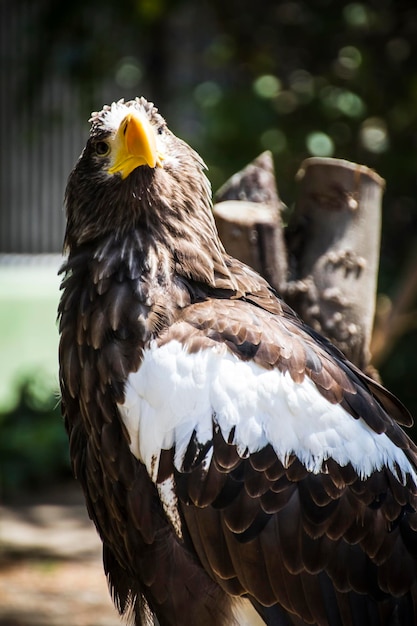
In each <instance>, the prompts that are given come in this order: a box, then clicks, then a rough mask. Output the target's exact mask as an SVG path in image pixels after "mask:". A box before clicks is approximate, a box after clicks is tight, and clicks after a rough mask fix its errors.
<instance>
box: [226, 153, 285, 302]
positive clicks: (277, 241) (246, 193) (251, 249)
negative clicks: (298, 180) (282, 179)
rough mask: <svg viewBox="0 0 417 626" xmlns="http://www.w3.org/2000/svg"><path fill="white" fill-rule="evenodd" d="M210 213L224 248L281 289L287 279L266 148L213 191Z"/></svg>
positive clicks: (279, 205)
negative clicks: (217, 189) (214, 194)
mask: <svg viewBox="0 0 417 626" xmlns="http://www.w3.org/2000/svg"><path fill="white" fill-rule="evenodd" d="M215 199H216V204H215V206H214V216H215V219H216V224H217V228H218V231H219V235H220V238H221V240H222V242H223V245H224V247H225V248H226V250H227V252H228V253H229V254H230V255H232V256H235V257H237V258H238V259H240V260H241V261H243V262H244V263H247V264H248V265H250V266H251V267H253V268H254V269H255V270H256V271H257V272H259V273H260V274H262V276H264V277H265V278H266V279H267V280H268V281H269V282H270V284H271V285H272V286H273V287H274V288H275V289H276V290H277V291H278V292H282V290H283V289H284V288H285V284H286V280H287V255H286V251H285V244H284V235H283V226H282V219H281V211H282V210H283V208H284V207H285V205H283V203H282V202H281V200H280V198H279V195H278V190H277V185H276V181H275V175H274V166H273V160H272V155H271V153H270V152H264V153H262V154H261V155H260V156H259V157H258V158H257V159H255V160H254V161H253V162H252V163H250V164H249V165H248V166H246V167H245V168H244V169H243V170H242V171H240V172H238V173H237V174H235V175H234V176H232V178H231V179H230V180H229V181H227V182H226V183H225V184H224V185H223V187H221V189H219V191H218V192H217V194H216V196H215Z"/></svg>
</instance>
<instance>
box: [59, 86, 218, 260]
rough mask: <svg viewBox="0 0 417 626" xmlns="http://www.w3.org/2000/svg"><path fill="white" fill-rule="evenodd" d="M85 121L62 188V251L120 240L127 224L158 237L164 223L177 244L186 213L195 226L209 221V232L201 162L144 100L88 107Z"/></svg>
mask: <svg viewBox="0 0 417 626" xmlns="http://www.w3.org/2000/svg"><path fill="white" fill-rule="evenodd" d="M90 122H91V129H90V136H89V138H88V140H87V144H86V146H85V148H84V150H83V152H82V154H81V156H80V158H79V160H78V162H77V164H76V166H75V168H74V170H73V171H72V173H71V175H70V177H69V180H68V185H67V190H66V209H67V231H66V238H65V246H66V247H67V248H69V249H71V248H73V247H77V246H79V245H81V244H84V243H86V242H90V241H93V240H97V239H100V238H101V237H103V236H105V235H107V234H109V233H114V234H115V236H116V237H120V238H121V237H123V235H124V234H125V233H126V232H128V231H129V230H131V229H132V228H147V229H149V230H151V231H152V233H153V234H154V236H155V237H156V238H158V237H161V238H162V239H164V238H166V232H165V231H166V229H167V228H168V230H169V231H170V233H171V235H172V236H173V237H174V238H176V239H177V241H178V238H181V237H185V233H184V232H182V231H183V226H182V225H183V224H184V223H186V222H187V220H188V221H189V220H190V218H191V219H192V220H195V219H199V217H200V218H201V219H202V220H203V221H204V222H205V223H206V226H205V228H204V229H203V230H207V225H208V224H210V226H209V230H210V231H211V229H212V228H213V223H212V217H211V211H210V208H211V190H210V185H209V183H208V180H207V178H206V176H205V174H204V169H205V165H204V162H203V161H202V159H201V158H200V156H199V155H198V154H197V153H196V152H195V151H194V150H192V148H190V146H188V144H186V143H185V142H184V141H182V140H180V139H178V137H176V136H175V135H174V134H173V133H172V132H171V131H170V130H169V129H168V127H167V125H166V122H165V120H164V119H163V117H162V116H161V115H160V114H159V113H158V110H157V109H156V107H155V106H154V105H153V104H152V103H151V102H148V101H147V100H145V98H136V99H135V100H131V101H129V102H124V100H119V101H118V102H114V103H113V104H111V105H105V106H104V107H103V109H102V110H101V111H99V112H94V113H93V114H92V116H91V118H90ZM210 236H212V233H211V234H210ZM186 238H187V237H186Z"/></svg>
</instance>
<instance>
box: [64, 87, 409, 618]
mask: <svg viewBox="0 0 417 626" xmlns="http://www.w3.org/2000/svg"><path fill="white" fill-rule="evenodd" d="M91 121H92V127H91V133H90V138H89V139H88V142H87V145H86V148H85V150H84V152H83V154H82V155H81V157H80V159H79V161H78V163H77V164H76V166H75V168H74V170H73V172H72V173H71V176H70V178H69V182H68V187H67V193H66V207H67V216H68V221H67V231H66V236H65V249H66V252H67V254H68V258H67V261H66V263H65V265H64V267H63V269H62V272H63V274H64V278H63V283H62V289H63V294H62V298H61V303H60V307H59V319H60V333H61V342H60V381H61V390H62V408H63V415H64V418H65V424H66V428H67V431H68V435H69V441H70V453H71V459H72V464H73V469H74V473H75V475H76V477H77V478H78V480H79V481H80V482H81V484H82V487H83V489H84V493H85V497H86V503H87V507H88V511H89V514H90V517H91V519H92V520H93V521H94V523H95V525H96V527H97V530H98V532H99V534H100V537H101V539H102V542H103V559H104V568H105V572H106V575H107V577H108V581H109V585H110V590H111V593H112V596H113V599H114V602H115V604H116V606H117V608H118V610H119V611H120V613H121V614H125V615H126V616H127V617H128V619H130V621H131V623H133V624H136V625H137V626H138V625H139V624H146V625H147V624H154V623H159V624H160V625H161V626H165V625H172V626H181V625H189V624H196V625H197V624H198V625H199V626H206V625H207V626H209V625H210V626H211V625H218V626H226V625H227V626H231V625H233V624H235V625H236V624H244V623H247V624H250V623H253V624H255V623H264V624H269V625H273V624H279V625H283V626H289V625H294V626H302V625H305V624H316V625H317V626H353V625H355V626H361V625H363V626H365V625H367V626H368V624H371V625H374V626H394V625H397V624H401V625H405V626H407V625H408V626H411V625H412V624H415V623H416V621H417V607H416V600H417V589H416V556H417V541H416V537H417V535H416V529H417V513H416V504H417V500H416V498H417V496H416V493H417V488H416V480H417V451H416V447H415V446H414V444H413V443H412V442H411V441H410V439H409V438H408V437H407V436H406V435H405V434H404V432H403V431H402V430H401V428H400V426H399V425H398V424H405V425H409V424H410V416H409V414H408V412H407V411H406V410H405V409H404V407H402V405H401V403H400V402H399V401H398V400H397V399H395V398H394V397H393V396H392V395H391V394H389V392H387V391H386V390H385V389H383V388H382V387H380V386H379V385H378V384H377V383H375V382H374V381H371V380H369V379H368V378H367V377H366V376H365V375H363V374H362V373H361V372H359V371H358V370H357V369H356V368H355V367H354V366H352V365H351V364H349V363H348V362H347V361H346V360H345V359H344V357H343V356H342V355H341V354H340V353H339V352H338V351H337V350H336V349H335V348H333V347H332V346H331V345H330V344H329V343H328V342H327V341H326V340H324V339H323V338H321V337H320V336H319V335H317V334H316V333H315V332H314V331H312V330H311V329H309V328H307V327H306V326H304V325H303V323H302V322H301V321H300V320H299V319H298V318H297V317H296V316H295V314H294V313H293V312H292V311H291V310H290V309H289V308H288V307H287V306H286V305H285V303H284V302H282V301H281V300H280V299H279V297H278V296H277V295H276V294H275V293H274V292H273V290H272V289H271V287H269V285H268V284H267V283H266V282H265V281H264V280H263V279H262V278H261V277H260V276H258V275H257V274H256V273H255V272H253V271H252V270H251V269H250V268H248V267H246V266H244V265H243V264H241V263H240V262H239V261H237V260H235V259H232V258H230V257H228V255H227V254H226V253H225V251H224V249H223V246H222V244H221V242H220V240H219V238H218V235H217V232H216V228H215V224H214V220H213V216H212V213H211V195H210V189H209V185H208V183H207V179H206V177H205V175H204V172H203V169H204V164H203V162H202V161H201V159H200V157H199V156H198V155H197V154H196V153H195V152H194V151H193V150H192V149H191V148H190V147H189V146H188V145H187V144H185V143H184V142H182V141H181V140H179V139H178V138H176V137H175V136H174V135H173V134H172V133H171V132H170V131H169V130H168V128H167V126H166V124H165V122H164V120H163V118H162V117H161V116H160V115H159V113H158V112H157V110H156V109H155V108H154V106H153V105H152V104H150V103H148V102H147V101H146V100H144V99H136V100H135V101H132V102H128V103H123V102H119V103H117V104H113V105H112V106H111V107H104V109H103V110H102V111H101V112H99V113H94V114H93V116H92V119H91ZM159 355H161V356H159ZM158 359H159V360H158ZM204 359H205V360H204ZM158 364H159V365H158ZM202 364H205V365H202ZM224 368H225V369H224ZM228 368H229V369H228ZM228 372H230V373H228ZM159 377H161V378H159ZM246 377H247V378H246ZM254 380H255V383H254V382H253V381H254ZM190 381H191V382H190ZM242 382H243V384H242V385H241V383H242ZM239 385H241V386H239ZM183 389H185V391H184V394H183V395H181V393H183V391H182V390H183ZM158 407H159V408H158ZM274 407H277V408H274ZM278 407H280V408H278ZM307 414H308V416H309V417H308V419H306V415H307ZM301 424H304V427H303V428H305V429H307V430H304V431H303V429H302V428H301ZM316 426H317V432H316V431H315V428H316ZM307 431H308V432H307ZM351 435H352V436H351ZM352 437H353V438H354V439H353V440H352ZM362 438H363V441H365V440H366V442H367V443H366V445H367V446H368V448H369V454H368V455H367V454H365V453H363V450H368V448H366V446H365V443H362ZM318 442H319V443H318ZM361 446H364V447H363V448H362V447H361ZM241 599H244V600H245V602H243V603H242V602H241ZM249 606H252V607H253V608H252V615H251V617H249V618H247V621H245V619H246V618H244V617H242V613H239V611H243V610H245V609H247V608H248V607H249ZM155 619H157V620H158V622H155V621H154V620H155ZM256 620H258V621H256Z"/></svg>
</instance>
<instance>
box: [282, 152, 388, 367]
mask: <svg viewBox="0 0 417 626" xmlns="http://www.w3.org/2000/svg"><path fill="white" fill-rule="evenodd" d="M297 179H298V181H299V183H300V194H299V197H298V200H297V203H296V207H295V212H294V216H293V219H292V222H291V224H290V228H289V230H288V236H287V242H288V250H289V255H290V259H291V263H290V265H291V267H292V275H291V280H290V281H289V282H288V285H287V289H286V293H285V296H286V300H287V301H288V303H289V304H290V305H291V306H292V307H293V308H294V309H295V310H296V311H297V312H298V313H299V315H300V316H301V317H302V319H303V320H304V321H305V322H306V323H307V324H309V325H310V326H312V327H313V328H315V329H316V330H318V331H319V332H321V333H322V334H324V335H325V336H326V337H328V338H329V339H330V340H331V341H332V342H333V343H335V344H336V345H337V346H338V347H339V348H340V349H341V350H342V352H344V354H345V355H346V356H347V357H348V358H349V359H350V360H351V361H352V362H353V363H355V364H356V365H357V366H358V367H360V368H361V369H365V368H366V367H367V366H368V364H369V360H370V352H369V345H370V339H371V334H372V328H373V320H374V313H375V298H376V287H377V276H378V265H379V249H380V230H381V199H382V193H383V190H384V185H385V183H384V180H383V179H382V178H381V177H380V176H378V174H376V173H375V172H374V171H373V170H371V169H369V168H367V167H365V166H363V165H357V164H355V163H350V162H348V161H343V160H339V159H327V158H310V159H307V160H305V161H304V162H303V163H302V165H301V168H300V170H299V172H298V174H297Z"/></svg>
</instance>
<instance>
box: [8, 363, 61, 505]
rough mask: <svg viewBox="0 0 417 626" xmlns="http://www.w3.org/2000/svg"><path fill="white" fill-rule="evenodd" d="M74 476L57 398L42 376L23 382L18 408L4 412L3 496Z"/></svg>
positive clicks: (28, 378) (26, 379)
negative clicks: (46, 385)
mask: <svg viewBox="0 0 417 626" xmlns="http://www.w3.org/2000/svg"><path fill="white" fill-rule="evenodd" d="M70 475H71V471H70V466H69V455H68V440H67V436H66V433H65V428H64V424H63V421H62V418H61V413H60V408H59V401H58V398H57V396H56V395H55V394H54V393H53V392H52V391H51V390H50V389H48V388H46V387H45V383H44V382H43V381H42V379H41V377H40V376H38V375H34V376H33V377H27V378H25V379H24V380H22V381H21V383H20V388H19V401H18V403H17V405H16V406H15V408H13V409H12V410H10V411H8V412H7V413H6V412H5V413H0V487H1V491H2V492H3V494H6V495H10V494H14V493H16V492H18V491H22V490H23V491H26V490H29V489H33V488H37V487H44V486H47V485H51V484H56V483H58V482H59V481H60V480H63V479H65V478H68V477H69V476H70Z"/></svg>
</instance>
